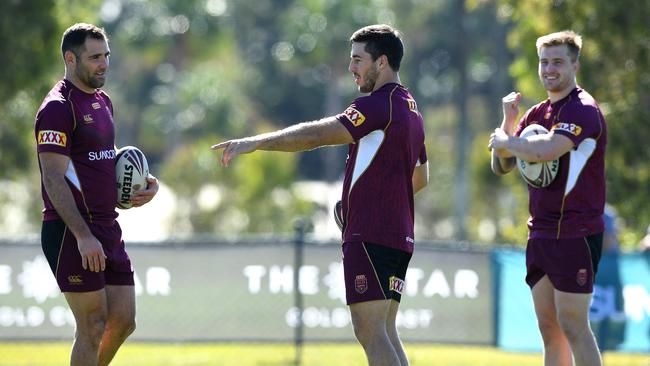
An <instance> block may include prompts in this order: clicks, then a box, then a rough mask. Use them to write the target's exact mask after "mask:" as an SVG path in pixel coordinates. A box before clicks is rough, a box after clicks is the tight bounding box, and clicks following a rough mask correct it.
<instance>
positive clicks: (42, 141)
mask: <svg viewBox="0 0 650 366" xmlns="http://www.w3.org/2000/svg"><path fill="white" fill-rule="evenodd" d="M38 144H39V145H57V146H62V147H66V146H67V144H68V137H67V136H66V134H65V132H60V131H52V130H42V131H38Z"/></svg>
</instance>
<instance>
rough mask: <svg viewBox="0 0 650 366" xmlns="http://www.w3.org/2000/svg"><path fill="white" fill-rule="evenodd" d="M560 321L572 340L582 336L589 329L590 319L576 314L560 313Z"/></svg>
mask: <svg viewBox="0 0 650 366" xmlns="http://www.w3.org/2000/svg"><path fill="white" fill-rule="evenodd" d="M558 322H559V324H560V328H562V331H563V332H564V334H565V335H566V337H567V338H568V339H569V341H570V342H571V341H574V340H576V339H578V338H580V337H581V335H582V334H584V333H585V332H586V331H587V330H588V329H589V320H588V319H587V318H584V319H583V317H580V316H577V315H576V314H570V313H569V314H560V315H559V316H558Z"/></svg>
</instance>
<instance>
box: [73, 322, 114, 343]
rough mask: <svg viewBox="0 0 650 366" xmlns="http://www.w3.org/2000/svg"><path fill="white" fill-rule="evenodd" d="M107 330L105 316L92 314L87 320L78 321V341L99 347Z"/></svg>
mask: <svg viewBox="0 0 650 366" xmlns="http://www.w3.org/2000/svg"><path fill="white" fill-rule="evenodd" d="M105 329H106V316H105V314H90V315H88V316H87V317H86V318H85V319H78V320H77V328H76V330H75V336H76V338H77V339H79V340H83V341H85V342H87V343H90V344H92V345H93V346H94V347H99V343H100V342H101V340H102V337H103V336H104V331H105Z"/></svg>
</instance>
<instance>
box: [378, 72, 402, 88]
mask: <svg viewBox="0 0 650 366" xmlns="http://www.w3.org/2000/svg"><path fill="white" fill-rule="evenodd" d="M389 83H395V84H400V85H401V84H402V82H401V81H400V79H399V74H398V73H396V72H390V73H386V74H384V75H380V76H379V78H378V79H377V82H376V83H375V88H374V89H373V90H372V91H375V90H377V89H379V88H381V87H382V86H384V85H386V84H389Z"/></svg>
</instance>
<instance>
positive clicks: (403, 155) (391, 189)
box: [336, 83, 427, 253]
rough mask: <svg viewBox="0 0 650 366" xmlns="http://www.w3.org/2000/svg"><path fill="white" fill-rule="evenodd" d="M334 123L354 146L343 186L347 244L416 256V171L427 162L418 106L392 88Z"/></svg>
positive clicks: (360, 100) (363, 101) (372, 96)
mask: <svg viewBox="0 0 650 366" xmlns="http://www.w3.org/2000/svg"><path fill="white" fill-rule="evenodd" d="M336 118H337V119H338V120H339V122H341V123H342V124H343V125H344V126H345V127H346V128H347V129H348V131H349V132H350V134H351V135H352V137H353V138H354V140H355V142H354V143H352V144H350V146H349V153H348V160H347V163H346V165H345V178H344V180H343V197H342V202H343V217H344V220H345V226H344V228H343V241H344V242H352V241H354V242H360V241H363V242H371V243H375V244H379V245H384V246H387V247H392V248H395V249H399V250H402V251H406V252H409V253H411V252H413V243H414V235H413V221H414V218H413V215H414V213H413V211H414V210H413V184H412V177H413V170H414V169H415V166H416V165H418V164H424V163H425V162H426V161H427V155H426V150H425V148H424V121H423V120H422V115H421V114H420V112H418V109H417V105H416V103H415V100H414V99H413V97H412V96H411V94H410V93H409V91H408V90H407V89H406V88H404V87H402V86H401V85H399V84H395V83H389V84H386V85H384V86H382V87H381V88H379V89H377V90H375V91H374V92H372V93H371V94H370V95H368V96H363V97H360V98H357V99H356V100H355V101H354V102H353V103H352V104H351V105H350V106H349V107H348V108H347V109H346V110H345V112H343V113H341V114H339V115H338V116H337V117H336Z"/></svg>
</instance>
